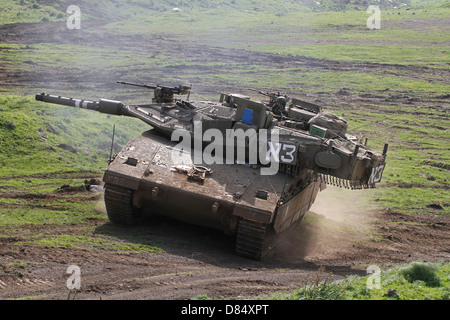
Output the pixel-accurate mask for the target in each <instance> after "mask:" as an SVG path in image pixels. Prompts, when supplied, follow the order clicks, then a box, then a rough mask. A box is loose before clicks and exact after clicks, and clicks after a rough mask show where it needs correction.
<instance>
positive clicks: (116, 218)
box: [105, 184, 137, 226]
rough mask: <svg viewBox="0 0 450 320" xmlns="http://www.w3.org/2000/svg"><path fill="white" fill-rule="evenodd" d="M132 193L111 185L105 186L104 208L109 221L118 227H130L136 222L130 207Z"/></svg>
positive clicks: (135, 216) (131, 206)
mask: <svg viewBox="0 0 450 320" xmlns="http://www.w3.org/2000/svg"><path fill="white" fill-rule="evenodd" d="M132 197H133V191H132V190H130V189H126V188H122V187H119V186H116V185H112V184H106V185H105V206H106V212H107V214H108V218H109V220H110V221H111V222H112V223H114V224H118V225H124V226H132V225H135V224H136V222H137V215H136V210H135V209H134V208H133V205H132Z"/></svg>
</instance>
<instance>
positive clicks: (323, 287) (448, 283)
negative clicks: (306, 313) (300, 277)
mask: <svg viewBox="0 0 450 320" xmlns="http://www.w3.org/2000/svg"><path fill="white" fill-rule="evenodd" d="M378 275H379V278H378V279H376V278H375V277H378ZM394 290H395V291H394ZM262 299H266V300H450V264H449V263H448V262H446V263H444V262H440V263H424V262H413V263H410V264H407V265H400V266H397V267H394V268H392V269H390V270H386V271H383V270H381V271H380V272H379V273H378V274H377V273H374V274H372V275H368V276H365V277H358V276H349V277H347V278H345V279H343V280H338V281H332V280H331V279H330V278H329V277H324V276H323V274H321V273H320V272H319V273H318V275H317V277H316V278H315V279H308V280H306V281H304V283H302V284H301V286H300V287H299V289H295V290H291V291H282V292H277V293H275V294H272V295H269V296H263V297H262Z"/></svg>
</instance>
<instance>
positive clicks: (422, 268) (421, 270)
mask: <svg viewBox="0 0 450 320" xmlns="http://www.w3.org/2000/svg"><path fill="white" fill-rule="evenodd" d="M438 269H439V268H438V267H437V266H436V265H434V264H431V263H424V262H413V263H411V264H410V265H408V266H406V267H403V268H401V269H400V270H399V273H400V274H401V275H402V276H403V277H404V278H405V279H406V280H408V281H409V282H411V283H412V282H414V281H418V280H420V281H423V282H425V284H426V285H427V286H429V287H439V286H440V285H441V279H440V278H439V277H438V276H437V275H436V272H437V271H438Z"/></svg>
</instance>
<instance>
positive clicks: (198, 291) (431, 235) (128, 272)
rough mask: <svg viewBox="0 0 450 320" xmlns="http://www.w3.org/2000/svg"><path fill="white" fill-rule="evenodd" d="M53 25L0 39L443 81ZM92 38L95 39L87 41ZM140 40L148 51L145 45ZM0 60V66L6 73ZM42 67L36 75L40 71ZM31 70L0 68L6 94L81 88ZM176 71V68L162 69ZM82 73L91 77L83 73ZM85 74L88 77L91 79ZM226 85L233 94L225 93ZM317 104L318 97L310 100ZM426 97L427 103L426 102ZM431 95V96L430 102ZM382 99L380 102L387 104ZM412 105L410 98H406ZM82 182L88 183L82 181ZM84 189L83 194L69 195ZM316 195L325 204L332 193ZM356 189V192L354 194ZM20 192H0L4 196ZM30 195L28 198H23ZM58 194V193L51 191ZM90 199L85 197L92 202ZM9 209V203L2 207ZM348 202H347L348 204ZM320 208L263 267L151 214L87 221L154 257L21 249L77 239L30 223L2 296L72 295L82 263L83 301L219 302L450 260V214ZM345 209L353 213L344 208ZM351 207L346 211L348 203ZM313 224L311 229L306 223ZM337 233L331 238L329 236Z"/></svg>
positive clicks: (423, 71) (228, 242)
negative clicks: (161, 50) (123, 225)
mask: <svg viewBox="0 0 450 320" xmlns="http://www.w3.org/2000/svg"><path fill="white" fill-rule="evenodd" d="M57 26H58V25H53V26H52V25H51V24H47V25H46V24H37V25H35V24H29V25H8V26H1V27H0V43H21V44H24V45H26V44H33V43H41V42H47V43H48V42H50V43H52V42H55V43H71V42H72V41H74V40H75V41H88V42H91V41H99V42H100V41H101V42H102V43H104V44H105V45H106V44H108V43H109V41H108V39H112V38H113V37H114V41H115V43H117V42H120V43H122V45H123V46H126V47H128V48H134V49H136V50H142V51H148V50H151V49H152V48H156V47H158V46H160V45H164V46H166V47H167V46H169V45H170V46H172V47H173V49H174V51H177V50H176V49H177V48H184V49H186V50H185V51H190V50H187V49H193V48H195V49H196V50H192V51H190V52H192V55H193V57H192V58H193V59H198V61H201V60H207V61H219V60H224V59H227V60H232V61H242V62H245V61H248V63H258V64H263V65H264V64H266V65H270V66H272V67H273V66H275V67H280V68H283V67H286V66H294V65H303V66H305V67H309V68H314V69H317V68H323V69H329V70H348V69H352V70H359V71H363V70H366V69H371V70H377V72H381V71H380V70H384V71H386V72H388V71H389V70H391V69H401V70H402V71H403V72H405V73H406V74H408V75H410V76H411V77H412V78H414V77H418V76H421V77H425V78H426V77H429V78H431V77H436V78H440V79H442V81H446V80H448V79H449V73H448V71H445V70H442V69H440V70H438V69H428V68H421V67H416V66H411V67H408V66H395V65H380V64H359V63H339V62H335V61H322V60H315V59H310V58H302V57H283V56H279V55H271V54H262V53H253V52H245V51H244V50H231V49H224V48H211V47H201V48H199V47H196V46H195V45H193V44H183V43H178V42H176V41H171V40H164V39H160V38H155V39H152V41H151V42H149V41H147V42H143V41H142V38H141V37H139V36H132V37H129V36H127V37H125V36H124V37H123V38H117V36H115V35H112V34H110V35H108V34H102V35H101V38H99V37H100V36H99V35H97V34H80V35H78V37H79V38H78V39H74V38H68V37H66V34H65V32H67V30H66V29H65V28H63V27H62V28H59V27H57ZM86 37H91V38H90V39H87V38H86ZM143 44H144V45H143ZM1 67H2V66H1V63H0V68H1ZM36 71H38V72H37V73H36ZM47 71H49V70H45V69H39V68H34V69H33V70H26V69H23V70H21V71H18V70H12V69H2V72H1V73H0V83H2V86H3V89H13V88H27V87H28V88H38V87H45V88H46V89H48V88H51V87H54V88H57V83H55V82H53V81H54V80H55V79H60V81H61V83H71V82H75V83H80V82H81V81H80V75H79V74H70V75H67V74H65V73H64V71H63V70H51V72H47ZM165 72H172V73H174V74H176V72H178V70H176V69H174V70H168V69H167V70H165ZM84 76H86V75H84ZM120 76H121V74H120V73H118V72H116V71H114V70H109V71H108V72H107V73H105V74H104V75H103V76H102V85H104V84H106V83H115V81H116V79H118V78H120ZM86 78H91V77H87V76H86ZM83 85H84V86H85V88H86V87H87V88H96V84H95V83H93V82H87V83H84V84H83ZM194 86H195V87H196V88H198V91H201V92H205V93H212V92H216V91H217V87H216V85H215V84H211V85H209V86H208V85H206V84H201V81H200V80H199V81H198V84H194ZM221 89H224V90H225V89H227V88H226V87H223V88H221ZM310 98H311V99H312V100H313V101H314V100H319V99H321V98H322V97H321V95H320V94H317V95H316V96H313V97H310ZM342 98H343V99H345V100H346V102H349V103H356V102H357V101H360V100H361V99H365V100H366V101H368V100H377V99H380V98H379V97H378V96H377V94H376V93H368V95H367V96H365V97H361V96H353V95H346V94H345V95H344V94H343V95H342ZM421 98H424V97H421ZM425 98H426V97H425ZM381 99H384V98H381ZM406 100H408V101H406ZM419 102H420V103H422V104H423V103H426V99H425V100H421V101H420V100H414V99H412V100H411V99H410V98H402V97H400V98H398V99H397V101H396V103H407V104H408V106H411V105H414V104H415V103H419ZM79 178H81V179H85V178H92V176H80V177H79ZM73 192H78V193H80V192H84V191H73ZM328 192H333V190H332V189H331V190H328V191H325V192H324V193H322V194H320V195H319V201H323V202H326V200H327V199H329V198H328V195H329V193H328ZM357 192H358V191H357ZM14 196H17V195H14V194H11V193H8V192H6V193H3V195H2V197H14ZM22 196H24V195H22ZM49 196H51V197H53V199H54V198H57V197H58V194H56V193H55V194H51V195H49ZM88 196H89V195H88V194H86V197H87V201H98V200H95V199H94V200H93V199H92V198H89V197H88ZM25 198H26V199H28V200H29V201H30V203H31V202H33V201H34V202H37V203H42V202H44V201H46V199H45V198H36V197H34V196H33V195H28V198H27V197H25ZM5 205H6V204H5ZM347 205H348V206H350V203H348V204H347ZM326 207H327V206H326V205H325V206H321V202H319V203H318V204H317V206H316V207H313V209H312V210H311V212H309V213H308V214H307V217H309V218H310V220H307V222H302V223H301V224H300V225H299V226H298V227H297V229H296V230H295V231H294V233H293V234H292V235H291V236H290V238H288V239H287V240H286V241H285V242H284V243H283V244H282V245H280V247H279V248H277V250H276V251H274V252H273V253H272V254H271V255H270V256H269V257H267V258H266V259H265V260H264V261H262V262H254V261H250V260H247V259H244V258H240V257H237V256H236V255H235V254H234V250H233V239H230V238H228V237H226V236H225V235H222V234H220V233H217V232H215V231H211V230H205V229H202V228H198V227H195V226H190V225H186V224H182V223H179V222H174V221H170V220H166V219H164V218H157V217H155V218H152V219H149V221H147V223H146V224H145V225H142V226H139V227H136V228H133V229H130V230H122V229H120V228H117V227H114V226H113V225H111V224H110V223H109V222H105V220H91V221H89V223H88V224H87V225H77V226H76V228H77V229H82V228H83V227H89V228H94V230H95V231H94V234H99V235H101V234H106V235H109V236H111V235H113V236H116V237H118V238H119V239H120V238H121V237H123V238H124V239H129V235H133V236H134V237H135V238H136V239H138V238H139V235H142V236H144V235H145V236H151V237H152V239H154V241H155V243H158V246H159V247H161V248H162V249H163V250H164V251H165V252H164V253H156V254H153V255H148V254H113V253H111V252H108V251H102V250H98V251H92V250H81V249H73V248H51V247H38V246H31V245H24V244H22V245H19V246H17V245H15V243H16V242H18V241H19V240H21V239H22V238H23V237H25V236H26V235H28V234H33V233H34V231H36V232H38V233H41V234H42V233H46V232H47V233H48V234H52V235H58V234H65V233H73V228H72V226H62V227H61V226H52V225H49V226H46V225H44V226H25V227H23V228H22V229H21V232H20V234H14V235H11V237H9V238H0V243H1V245H0V262H1V265H2V266H3V268H2V269H1V270H0V299H11V298H12V299H14V298H23V297H35V298H36V299H66V298H67V296H68V290H67V288H66V281H67V279H68V275H67V274H66V270H67V268H68V266H69V265H78V266H79V267H80V268H81V272H82V278H81V281H82V289H81V292H80V293H78V295H77V299H103V300H106V299H191V298H193V297H195V296H197V295H203V294H207V295H208V296H209V297H212V298H216V299H240V298H248V297H255V296H257V295H260V294H264V293H269V292H274V291H277V290H286V289H294V288H297V287H298V285H299V284H300V283H301V282H302V281H304V280H305V279H307V278H308V277H314V276H315V275H316V274H317V272H318V270H319V268H321V267H324V268H325V273H324V274H321V276H323V277H325V276H326V275H327V274H331V275H332V276H333V277H336V278H340V277H344V276H346V275H349V274H359V275H365V274H366V268H367V266H368V265H373V264H374V265H378V266H380V267H382V268H383V267H388V266H390V265H393V264H397V263H404V262H411V261H416V260H424V261H439V260H441V261H442V260H444V261H449V258H450V251H449V248H450V237H449V234H450V233H449V231H450V226H449V218H448V216H439V215H423V216H410V215H403V214H400V213H396V212H386V211H380V210H375V211H371V212H367V213H366V214H365V215H361V214H359V213H360V212H361V211H362V210H364V208H356V209H357V210H356V211H357V213H358V214H356V213H355V208H353V209H352V210H351V212H350V213H349V215H348V216H347V217H346V218H345V219H344V218H342V217H335V216H333V215H331V214H329V213H330V212H327V211H323V210H324V209H323V208H326ZM347 208H348V207H347ZM344 209H345V206H344ZM308 221H309V223H308ZM330 231H332V232H330ZM17 261H23V262H26V264H27V268H26V270H24V271H23V272H22V273H18V272H17V269H16V268H10V267H5V266H7V265H9V264H11V263H14V262H17Z"/></svg>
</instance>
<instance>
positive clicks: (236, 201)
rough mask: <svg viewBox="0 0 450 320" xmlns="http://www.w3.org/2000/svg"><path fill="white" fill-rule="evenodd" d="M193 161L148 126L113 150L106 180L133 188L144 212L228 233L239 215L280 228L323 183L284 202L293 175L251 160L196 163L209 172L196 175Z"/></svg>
mask: <svg viewBox="0 0 450 320" xmlns="http://www.w3.org/2000/svg"><path fill="white" fill-rule="evenodd" d="M193 167H195V166H194V164H193V155H192V154H191V153H189V152H185V151H182V150H178V149H177V148H176V144H175V143H173V142H171V141H169V140H168V139H167V138H166V137H164V136H160V135H158V133H156V132H155V131H154V130H150V131H147V132H144V133H143V134H142V135H141V136H140V137H138V138H136V139H134V140H132V141H130V142H129V143H128V144H127V145H126V146H125V147H124V148H123V150H122V151H121V152H120V153H119V154H117V155H116V156H115V158H114V160H113V161H112V162H111V163H110V165H109V166H108V169H107V170H106V172H105V174H104V177H103V180H104V182H105V184H106V185H107V186H108V185H109V186H117V187H121V188H124V189H126V190H131V193H132V195H131V196H130V205H131V206H132V207H133V209H134V210H136V211H139V212H140V213H141V214H160V215H164V216H167V217H170V218H173V219H176V220H180V221H184V222H187V223H191V224H195V225H200V226H205V227H208V228H214V229H219V230H222V231H224V232H225V233H226V234H236V233H237V232H238V229H239V222H240V221H241V220H246V221H251V222H252V223H256V224H257V225H258V226H262V227H263V228H265V227H266V226H273V229H274V230H275V232H277V233H281V232H283V231H285V230H287V229H288V227H289V226H290V225H292V224H294V223H295V222H296V221H299V220H300V219H301V218H302V217H303V215H304V214H305V213H306V211H307V210H308V209H309V207H310V206H311V205H312V203H313V202H314V199H315V197H316V195H317V192H318V190H319V189H320V182H319V181H317V180H314V181H312V182H311V183H309V184H308V185H307V186H306V187H305V188H304V189H303V190H302V191H300V192H298V194H296V195H294V196H293V197H291V199H290V200H289V201H288V202H286V203H281V201H280V198H281V196H282V194H283V192H284V191H285V189H286V186H287V185H289V184H291V183H292V181H293V179H294V178H293V177H292V176H290V175H287V174H285V173H282V172H279V173H277V174H275V175H270V176H265V175H261V174H260V171H259V170H260V168H257V167H255V166H249V165H238V164H230V165H228V164H212V165H208V166H206V165H205V164H202V165H197V166H196V167H200V168H206V167H207V169H208V172H206V173H205V174H204V175H203V176H202V175H201V177H198V176H190V175H189V170H184V169H185V168H193ZM202 178H203V179H202ZM111 206H112V205H111V204H110V205H109V207H111ZM107 207H108V206H107ZM244 238H245V237H244Z"/></svg>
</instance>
